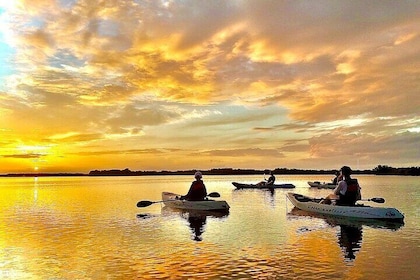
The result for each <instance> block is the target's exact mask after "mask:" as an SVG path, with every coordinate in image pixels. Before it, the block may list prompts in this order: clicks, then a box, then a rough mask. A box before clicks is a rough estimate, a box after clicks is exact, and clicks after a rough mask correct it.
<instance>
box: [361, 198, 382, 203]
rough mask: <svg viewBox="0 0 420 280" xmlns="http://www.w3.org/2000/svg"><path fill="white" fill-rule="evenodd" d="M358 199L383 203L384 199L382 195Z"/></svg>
mask: <svg viewBox="0 0 420 280" xmlns="http://www.w3.org/2000/svg"><path fill="white" fill-rule="evenodd" d="M359 201H373V202H376V203H385V199H383V198H382V197H372V198H365V199H359Z"/></svg>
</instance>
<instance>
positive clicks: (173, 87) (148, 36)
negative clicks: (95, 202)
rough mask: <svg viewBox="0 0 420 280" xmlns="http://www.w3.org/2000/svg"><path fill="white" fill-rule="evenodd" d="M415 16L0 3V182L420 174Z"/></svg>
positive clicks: (309, 6)
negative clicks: (283, 173)
mask: <svg viewBox="0 0 420 280" xmlns="http://www.w3.org/2000/svg"><path fill="white" fill-rule="evenodd" d="M419 33H420V1H385V0H384V1H382V0H381V1H371V0H369V1H280V0H279V1H263V0H255V1H239V0H232V1H214V0H212V1H205V0H203V1H197V0H191V1H188V0H185V1H176V0H173V1H171V0H167V1H165V0H160V1H135V0H103V1H99V0H20V1H18V0H14V1H1V2H0V62H1V64H2V66H1V68H0V120H1V121H0V173H11V172H34V171H37V172H89V171H90V170H94V169H125V168H129V169H131V170H186V169H210V168H224V167H232V168H255V169H272V168H277V167H279V168H282V167H285V168H303V169H336V168H339V167H340V166H342V165H344V164H346V165H349V166H351V167H353V168H354V169H372V168H374V167H376V166H377V165H379V164H381V165H390V166H394V167H411V166H419V165H420V118H419V113H420V101H419V100H420V98H419V95H420V36H419Z"/></svg>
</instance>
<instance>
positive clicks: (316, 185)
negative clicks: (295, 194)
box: [308, 181, 337, 189]
mask: <svg viewBox="0 0 420 280" xmlns="http://www.w3.org/2000/svg"><path fill="white" fill-rule="evenodd" d="M308 184H309V186H311V187H312V188H318V189H335V187H337V185H336V184H333V183H321V182H319V181H315V182H308Z"/></svg>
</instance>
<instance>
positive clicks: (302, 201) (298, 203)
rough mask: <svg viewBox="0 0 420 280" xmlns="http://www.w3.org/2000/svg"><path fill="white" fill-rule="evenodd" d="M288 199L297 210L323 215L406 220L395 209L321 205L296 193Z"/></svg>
mask: <svg viewBox="0 0 420 280" xmlns="http://www.w3.org/2000/svg"><path fill="white" fill-rule="evenodd" d="M287 197H288V198H289V200H290V201H291V202H292V203H293V205H294V206H295V207H296V208H299V209H301V210H304V211H308V212H313V213H318V214H323V215H331V216H341V217H349V218H360V219H379V220H389V221H401V222H402V221H403V220H404V215H403V214H401V212H400V211H398V210H397V209H395V208H385V207H371V206H365V205H356V206H338V205H333V204H331V205H330V204H321V203H319V201H320V199H316V198H311V197H308V196H304V195H301V194H296V193H288V194H287Z"/></svg>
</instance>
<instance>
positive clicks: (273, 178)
mask: <svg viewBox="0 0 420 280" xmlns="http://www.w3.org/2000/svg"><path fill="white" fill-rule="evenodd" d="M275 181H276V176H274V174H273V172H272V171H270V177H268V179H264V181H261V182H259V183H257V186H272V185H274V182H275Z"/></svg>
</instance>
